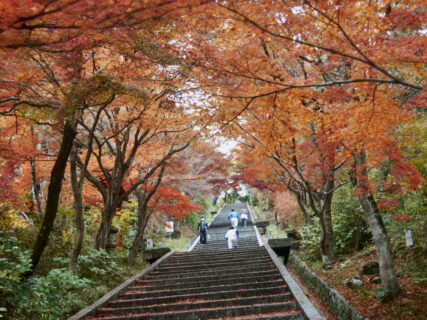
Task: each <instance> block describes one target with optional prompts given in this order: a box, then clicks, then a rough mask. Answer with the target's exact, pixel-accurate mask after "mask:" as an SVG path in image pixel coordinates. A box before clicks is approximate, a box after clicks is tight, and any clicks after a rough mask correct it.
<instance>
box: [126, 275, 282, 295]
mask: <svg viewBox="0 0 427 320" xmlns="http://www.w3.org/2000/svg"><path fill="white" fill-rule="evenodd" d="M275 280H282V278H281V275H280V274H272V275H267V276H254V277H250V278H240V279H232V280H230V279H217V280H209V281H180V280H177V281H175V282H173V283H171V284H161V285H159V284H157V283H156V284H154V285H151V283H150V282H149V281H148V282H146V281H144V280H139V281H137V282H136V283H135V285H134V286H132V290H135V288H143V290H144V291H153V290H166V289H178V288H198V287H212V286H225V285H227V284H233V285H240V284H245V283H261V282H264V281H275Z"/></svg>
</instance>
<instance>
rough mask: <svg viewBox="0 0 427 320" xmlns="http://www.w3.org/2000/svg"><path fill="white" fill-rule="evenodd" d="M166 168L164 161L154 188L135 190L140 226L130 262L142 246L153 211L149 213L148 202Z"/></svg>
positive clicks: (131, 250) (131, 251) (133, 244)
mask: <svg viewBox="0 0 427 320" xmlns="http://www.w3.org/2000/svg"><path fill="white" fill-rule="evenodd" d="M165 168H166V162H163V163H162V166H161V168H160V172H159V175H158V176H157V180H156V183H155V184H154V186H153V189H151V191H150V192H148V193H146V192H145V191H144V192H143V191H142V190H141V189H139V190H138V189H137V190H135V195H136V198H137V199H138V227H137V232H136V236H135V239H134V240H133V242H132V247H131V249H130V250H129V256H128V261H129V264H133V263H134V262H135V259H136V256H137V254H138V249H139V247H140V246H141V243H142V240H143V236H144V231H145V227H146V225H147V222H148V220H149V219H150V215H151V212H150V213H149V214H147V211H148V202H149V201H150V199H151V197H152V196H153V195H154V194H155V193H156V191H157V189H158V188H159V186H160V182H161V181H162V178H163V174H164V172H165Z"/></svg>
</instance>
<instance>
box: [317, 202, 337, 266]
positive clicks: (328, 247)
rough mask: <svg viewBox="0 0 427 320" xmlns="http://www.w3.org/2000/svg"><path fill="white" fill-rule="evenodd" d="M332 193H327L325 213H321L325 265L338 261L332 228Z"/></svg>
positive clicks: (322, 247)
mask: <svg viewBox="0 0 427 320" xmlns="http://www.w3.org/2000/svg"><path fill="white" fill-rule="evenodd" d="M331 205H332V195H327V196H326V199H325V205H324V209H323V213H322V214H321V215H320V228H321V230H322V236H321V239H320V247H321V249H322V262H323V266H330V265H332V264H334V263H335V262H336V259H335V252H334V231H333V228H332V215H331Z"/></svg>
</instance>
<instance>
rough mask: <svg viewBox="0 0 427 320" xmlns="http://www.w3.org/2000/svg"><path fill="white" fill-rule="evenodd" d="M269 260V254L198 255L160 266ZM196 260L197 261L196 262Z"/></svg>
mask: <svg viewBox="0 0 427 320" xmlns="http://www.w3.org/2000/svg"><path fill="white" fill-rule="evenodd" d="M266 259H267V260H269V259H270V256H269V255H256V256H255V255H254V256H250V255H245V256H241V257H240V256H239V257H233V256H231V257H224V258H222V259H206V258H204V257H200V258H199V259H191V260H190V261H188V262H179V261H167V263H164V264H162V265H161V266H160V267H161V268H162V267H166V266H177V267H178V266H179V267H185V266H194V265H200V264H201V263H200V261H201V260H202V261H203V263H202V265H211V264H222V263H239V262H251V261H253V260H257V261H262V260H266ZM197 262H198V263H197Z"/></svg>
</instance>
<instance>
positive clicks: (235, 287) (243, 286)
mask: <svg viewBox="0 0 427 320" xmlns="http://www.w3.org/2000/svg"><path fill="white" fill-rule="evenodd" d="M263 285H265V286H264V287H263ZM253 286H257V288H258V289H263V288H271V287H274V286H276V287H280V286H283V287H287V285H286V282H284V281H283V279H280V280H276V281H266V282H263V283H259V282H255V283H254V282H250V283H244V284H241V285H225V286H212V287H206V288H209V289H219V290H220V289H223V290H241V289H250V288H252V287H253ZM141 289H143V287H142V288H141ZM204 289H205V288H203V287H193V288H184V289H173V290H171V289H164V290H151V291H150V290H149V291H144V290H138V289H136V290H135V289H134V288H133V287H130V288H129V291H133V292H132V293H139V294H141V295H142V294H146V295H153V294H164V293H169V294H172V295H176V294H177V292H178V293H179V292H181V293H182V292H184V291H187V292H188V291H190V292H191V291H194V292H193V293H196V292H197V291H199V292H200V290H204ZM220 291H221V290H220ZM202 292H203V291H202ZM212 292H215V291H212ZM216 292H217V291H216Z"/></svg>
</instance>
